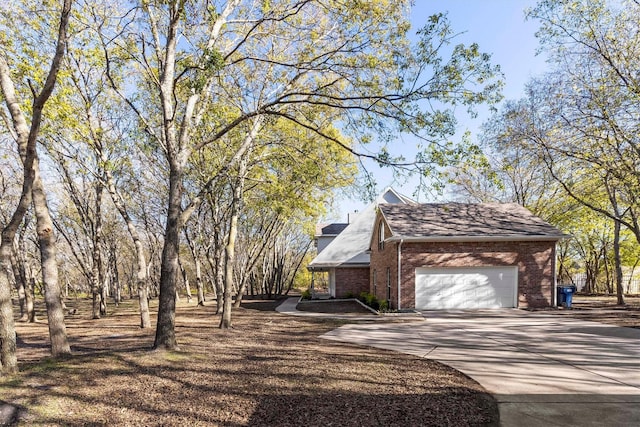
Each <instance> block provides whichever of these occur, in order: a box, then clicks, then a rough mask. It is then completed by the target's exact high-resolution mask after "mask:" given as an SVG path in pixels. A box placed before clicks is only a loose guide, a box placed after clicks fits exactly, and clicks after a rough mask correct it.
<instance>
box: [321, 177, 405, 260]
mask: <svg viewBox="0 0 640 427" xmlns="http://www.w3.org/2000/svg"><path fill="white" fill-rule="evenodd" d="M412 202H413V201H412V200H411V199H409V198H408V197H405V196H402V195H401V194H399V193H397V192H396V191H395V190H393V189H391V188H387V189H385V191H383V192H382V193H381V194H380V195H379V196H378V197H377V198H376V200H375V201H374V202H373V203H371V204H370V205H369V206H367V207H366V208H365V209H364V210H363V211H362V212H360V213H358V215H357V216H356V217H355V219H354V220H353V222H351V223H350V224H349V225H348V226H347V227H346V228H345V229H344V230H343V231H342V233H340V234H338V236H336V238H335V239H333V241H332V242H331V243H329V244H328V245H327V247H325V248H324V249H323V250H322V252H320V253H319V254H318V255H317V256H316V257H315V258H314V259H313V260H312V261H311V263H309V268H330V267H337V266H347V267H348V266H364V265H369V262H370V256H369V241H370V238H371V233H372V232H373V223H374V221H375V219H376V207H377V206H378V205H379V204H381V203H384V204H387V205H388V206H395V205H396V204H404V203H412Z"/></svg>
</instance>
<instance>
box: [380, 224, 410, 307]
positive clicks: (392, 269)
mask: <svg viewBox="0 0 640 427" xmlns="http://www.w3.org/2000/svg"><path fill="white" fill-rule="evenodd" d="M383 226H384V227H385V236H386V237H389V236H390V235H391V232H390V231H389V228H388V227H387V226H386V224H384V223H383ZM379 229H380V220H379V219H378V220H376V223H375V225H374V228H373V236H374V238H373V240H372V243H371V246H372V247H371V288H370V291H369V292H371V293H373V294H375V296H376V297H377V298H378V299H379V300H381V301H382V300H386V299H387V296H388V294H387V292H388V291H387V268H389V274H390V276H391V277H390V278H391V299H390V301H389V303H390V307H391V308H398V263H397V258H398V252H397V251H398V244H397V243H389V242H386V243H385V244H384V248H383V249H382V250H380V249H379V247H378V232H379ZM374 271H375V276H376V285H377V286H375V290H374V286H373V275H374ZM403 290H404V289H403ZM412 293H413V291H412ZM401 298H402V301H403V304H402V306H401V308H406V307H407V306H406V305H404V301H405V298H404V296H401ZM410 307H413V306H410Z"/></svg>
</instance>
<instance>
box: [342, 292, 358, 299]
mask: <svg viewBox="0 0 640 427" xmlns="http://www.w3.org/2000/svg"><path fill="white" fill-rule="evenodd" d="M344 297H345V298H355V297H356V296H355V295H354V294H353V292H347V293H346V294H345V296H344Z"/></svg>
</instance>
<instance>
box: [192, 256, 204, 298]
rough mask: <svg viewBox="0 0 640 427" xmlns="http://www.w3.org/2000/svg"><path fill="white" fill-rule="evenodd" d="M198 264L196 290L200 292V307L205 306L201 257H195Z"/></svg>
mask: <svg viewBox="0 0 640 427" xmlns="http://www.w3.org/2000/svg"><path fill="white" fill-rule="evenodd" d="M194 261H195V263H196V289H197V292H198V305H201V306H203V305H204V283H203V282H202V266H201V264H200V257H195V258H194Z"/></svg>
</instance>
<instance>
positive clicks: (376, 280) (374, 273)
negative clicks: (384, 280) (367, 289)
mask: <svg viewBox="0 0 640 427" xmlns="http://www.w3.org/2000/svg"><path fill="white" fill-rule="evenodd" d="M376 276H377V274H376V271H375V270H373V295H377V294H378V279H377V277H376Z"/></svg>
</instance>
